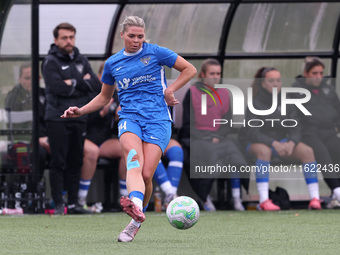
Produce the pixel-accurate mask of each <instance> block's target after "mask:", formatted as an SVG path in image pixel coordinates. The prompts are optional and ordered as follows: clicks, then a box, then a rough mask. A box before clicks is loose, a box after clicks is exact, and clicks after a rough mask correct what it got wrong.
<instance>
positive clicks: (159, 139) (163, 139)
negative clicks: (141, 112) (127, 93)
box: [118, 119, 171, 153]
mask: <svg viewBox="0 0 340 255" xmlns="http://www.w3.org/2000/svg"><path fill="white" fill-rule="evenodd" d="M125 132H131V133H133V134H135V135H137V136H138V137H139V138H140V139H141V140H142V141H144V142H147V143H152V144H156V145H158V146H159V147H160V148H161V150H162V153H164V150H165V148H166V147H167V146H168V144H169V141H170V138H171V121H167V120H165V121H159V122H156V123H150V122H145V121H140V120H131V119H120V120H119V123H118V137H120V136H121V135H122V134H124V133H125Z"/></svg>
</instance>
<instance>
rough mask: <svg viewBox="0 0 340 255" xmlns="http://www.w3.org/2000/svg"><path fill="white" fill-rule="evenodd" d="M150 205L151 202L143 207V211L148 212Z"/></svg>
mask: <svg viewBox="0 0 340 255" xmlns="http://www.w3.org/2000/svg"><path fill="white" fill-rule="evenodd" d="M148 207H149V204H147V205H146V206H145V207H143V213H145V212H146V209H148Z"/></svg>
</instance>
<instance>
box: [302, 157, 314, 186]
mask: <svg viewBox="0 0 340 255" xmlns="http://www.w3.org/2000/svg"><path fill="white" fill-rule="evenodd" d="M302 166H303V175H304V176H305V180H306V183H307V185H308V184H311V183H317V182H318V174H317V172H316V170H317V165H316V162H310V163H304V164H302Z"/></svg>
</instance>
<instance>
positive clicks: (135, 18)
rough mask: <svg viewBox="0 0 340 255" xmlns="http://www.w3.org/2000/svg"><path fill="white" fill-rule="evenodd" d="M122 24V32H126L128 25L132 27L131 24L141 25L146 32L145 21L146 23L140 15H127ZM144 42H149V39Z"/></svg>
mask: <svg viewBox="0 0 340 255" xmlns="http://www.w3.org/2000/svg"><path fill="white" fill-rule="evenodd" d="M120 25H121V27H122V28H121V30H120V32H121V33H122V34H124V33H125V32H126V30H127V27H129V26H130V27H131V26H134V27H141V28H144V32H145V23H144V20H143V19H142V18H140V17H138V16H125V19H124V21H123V23H122V24H120ZM144 42H146V43H148V42H149V40H147V39H144Z"/></svg>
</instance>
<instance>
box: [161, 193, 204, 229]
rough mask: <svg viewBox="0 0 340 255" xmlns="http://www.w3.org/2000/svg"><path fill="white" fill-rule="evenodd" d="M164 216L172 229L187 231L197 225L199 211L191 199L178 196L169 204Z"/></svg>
mask: <svg viewBox="0 0 340 255" xmlns="http://www.w3.org/2000/svg"><path fill="white" fill-rule="evenodd" d="M166 216H167V218H168V220H169V222H170V224H171V225H172V226H173V227H175V228H177V229H188V228H191V227H192V226H193V225H195V224H196V223H197V221H198V218H199V216H200V209H199V207H198V204H197V203H196V201H195V200H194V199H192V198H191V197H186V196H180V197H177V198H175V199H174V200H172V201H171V202H170V204H169V205H168V208H167V209H166Z"/></svg>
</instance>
